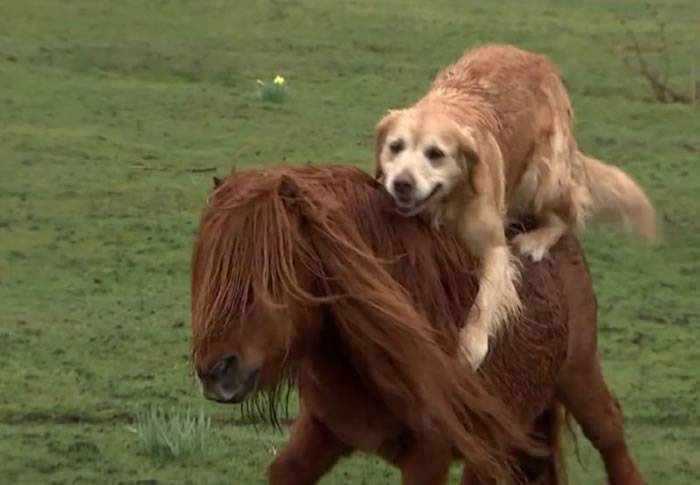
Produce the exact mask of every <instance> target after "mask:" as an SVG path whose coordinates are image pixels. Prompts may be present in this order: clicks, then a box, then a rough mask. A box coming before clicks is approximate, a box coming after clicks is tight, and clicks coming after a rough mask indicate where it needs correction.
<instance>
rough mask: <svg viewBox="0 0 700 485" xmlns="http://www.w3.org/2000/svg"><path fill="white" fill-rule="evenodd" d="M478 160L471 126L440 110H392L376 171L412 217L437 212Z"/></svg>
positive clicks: (379, 135) (381, 126)
mask: <svg viewBox="0 0 700 485" xmlns="http://www.w3.org/2000/svg"><path fill="white" fill-rule="evenodd" d="M477 160H478V156H477V151H476V143H475V141H474V138H473V137H472V136H471V134H470V133H469V131H467V130H465V129H463V128H460V126H459V125H458V124H457V123H456V122H455V121H453V120H452V119H451V118H449V117H448V116H446V115H445V114H443V113H440V112H439V111H437V110H435V111H417V110H416V109H414V108H411V109H406V110H397V111H389V113H388V114H387V115H386V116H385V117H384V118H383V119H382V120H381V121H380V122H379V123H378V124H377V128H376V141H375V167H376V176H377V178H378V179H379V180H380V181H381V182H382V184H384V187H385V188H386V190H387V191H388V192H389V193H390V194H391V195H392V197H393V198H394V200H395V201H396V207H397V209H398V211H399V212H400V213H401V214H403V215H406V216H412V215H416V214H419V213H423V212H427V213H433V212H434V211H435V210H436V209H437V208H438V207H439V206H440V203H441V202H442V201H444V200H445V198H446V197H448V196H449V194H450V193H451V192H452V190H453V189H454V187H455V186H456V185H457V184H458V183H459V182H460V181H462V180H465V179H467V178H468V176H469V171H470V167H471V166H473V164H474V163H475V162H476V161H477Z"/></svg>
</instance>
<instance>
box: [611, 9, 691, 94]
mask: <svg viewBox="0 0 700 485" xmlns="http://www.w3.org/2000/svg"><path fill="white" fill-rule="evenodd" d="M646 8H647V11H648V12H649V14H650V15H651V16H652V18H653V19H654V21H655V23H656V27H657V31H656V37H657V39H658V43H659V45H658V46H657V48H656V49H653V48H647V49H643V48H642V45H641V43H640V42H639V38H638V37H637V34H636V33H635V32H634V31H633V30H632V28H631V27H630V26H629V24H628V23H627V21H626V20H625V19H624V18H622V19H620V25H621V26H622V27H623V28H624V29H625V33H626V35H627V38H628V39H629V42H630V45H629V46H628V47H629V50H631V51H632V54H633V55H632V56H631V57H630V56H628V55H625V54H623V55H622V62H624V64H625V66H627V68H629V69H630V70H632V71H635V72H637V73H639V74H640V75H641V76H642V77H643V78H644V79H646V81H647V83H649V86H650V87H651V90H652V91H653V93H654V97H655V98H656V99H657V100H658V101H660V102H662V103H683V104H693V103H694V102H695V99H697V96H694V95H693V93H692V92H691V93H690V94H688V93H685V92H683V91H681V90H679V89H677V88H675V87H673V86H671V85H670V83H669V77H670V72H671V56H670V54H669V49H668V40H667V38H666V23H665V22H664V21H663V20H662V19H661V17H660V15H659V12H658V10H657V9H656V8H655V7H653V6H652V5H651V4H649V3H647V5H646ZM648 52H656V53H657V55H658V57H659V61H658V62H659V63H660V64H661V68H660V69H659V68H657V67H655V66H653V65H652V64H651V63H650V62H649V60H648ZM691 91H692V90H691Z"/></svg>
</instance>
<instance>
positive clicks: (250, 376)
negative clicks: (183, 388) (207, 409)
mask: <svg viewBox="0 0 700 485" xmlns="http://www.w3.org/2000/svg"><path fill="white" fill-rule="evenodd" d="M259 373H260V369H259V368H257V367H249V366H246V365H244V364H243V363H242V362H241V361H240V360H239V359H238V357H236V356H235V355H233V356H229V357H227V358H225V359H222V360H220V361H218V362H216V363H215V364H214V365H212V366H211V367H210V368H209V369H208V370H207V371H206V372H201V373H198V377H199V381H200V383H201V384H202V394H203V395H204V397H205V398H207V399H209V400H210V401H216V402H218V403H226V404H237V403H240V402H243V401H244V400H245V399H246V398H247V397H248V396H249V395H250V394H251V393H252V392H253V391H254V390H255V385H256V383H257V379H258V374H259Z"/></svg>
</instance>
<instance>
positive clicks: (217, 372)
mask: <svg viewBox="0 0 700 485" xmlns="http://www.w3.org/2000/svg"><path fill="white" fill-rule="evenodd" d="M237 362H238V357H236V356H235V355H232V356H230V357H227V358H225V359H222V360H220V361H219V362H217V364H216V365H215V366H214V367H213V368H212V370H211V374H212V375H214V376H216V377H220V376H223V375H224V374H226V373H227V372H228V371H229V370H230V369H233V368H234V367H235V366H236V364H237Z"/></svg>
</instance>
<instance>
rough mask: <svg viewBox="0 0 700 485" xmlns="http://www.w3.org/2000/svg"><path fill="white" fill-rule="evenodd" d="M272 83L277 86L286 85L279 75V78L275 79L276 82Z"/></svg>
mask: <svg viewBox="0 0 700 485" xmlns="http://www.w3.org/2000/svg"><path fill="white" fill-rule="evenodd" d="M272 83H273V84H274V85H275V86H282V85H284V78H283V77H282V76H280V75H279V74H278V75H277V77H275V80H274V81H272Z"/></svg>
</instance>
